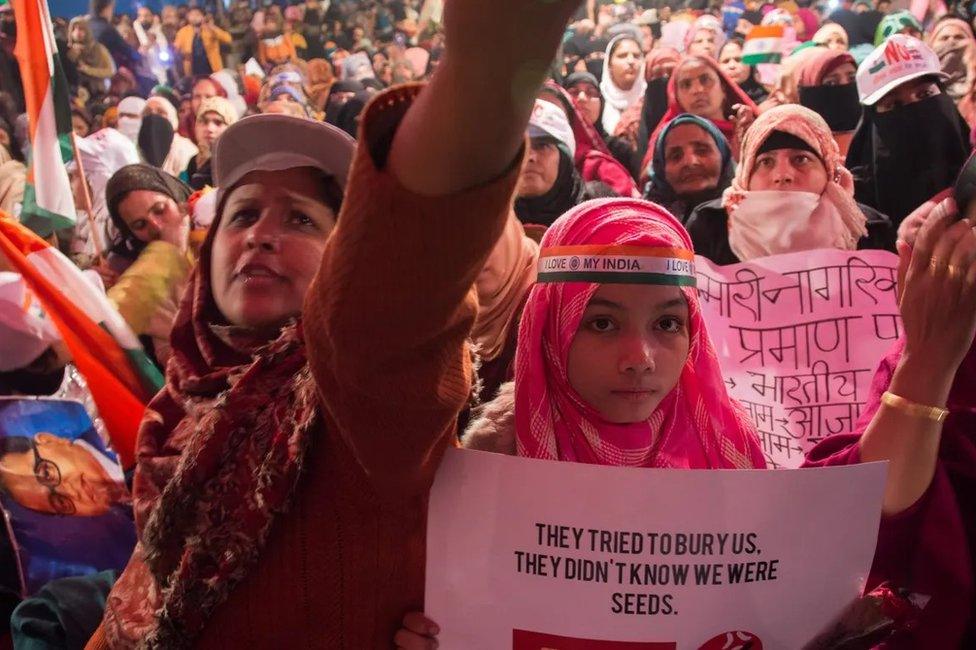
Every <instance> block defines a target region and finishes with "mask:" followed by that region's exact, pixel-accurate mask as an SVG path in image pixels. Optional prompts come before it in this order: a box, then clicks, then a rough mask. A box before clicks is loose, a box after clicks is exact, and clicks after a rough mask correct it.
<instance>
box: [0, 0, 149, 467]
mask: <svg viewBox="0 0 976 650" xmlns="http://www.w3.org/2000/svg"><path fill="white" fill-rule="evenodd" d="M15 1H16V0H15ZM0 254H2V255H3V256H6V258H7V259H8V260H9V262H10V263H11V265H12V266H13V267H14V268H15V269H16V270H17V271H18V272H19V273H20V274H21V275H22V276H24V280H25V282H26V283H27V285H28V286H29V287H30V289H31V291H33V292H34V295H36V296H37V298H38V300H40V301H41V304H42V305H43V306H44V311H45V312H46V313H47V316H48V317H49V318H50V319H51V321H52V322H53V323H54V324H55V325H56V326H57V328H58V331H59V332H60V334H61V338H62V340H63V341H64V342H65V344H66V345H67V347H68V350H69V351H70V352H71V356H72V358H73V360H74V364H75V366H76V367H77V368H78V371H79V372H81V374H82V375H84V377H85V380H86V381H87V382H88V388H89V390H91V393H92V398H93V399H94V401H95V405H96V406H98V412H99V414H100V415H101V416H102V420H103V421H104V422H105V428H106V429H107V430H108V432H109V436H110V437H111V439H112V446H113V447H114V448H115V450H116V452H118V454H119V459H120V460H121V461H122V464H123V466H124V467H131V466H132V465H133V464H134V463H135V446H136V434H137V432H138V431H139V424H140V423H141V421H142V415H143V412H144V411H145V409H146V404H147V403H148V401H149V399H150V398H151V397H152V396H153V395H154V394H155V393H156V392H157V391H159V389H161V388H162V386H163V377H162V375H161V374H160V372H159V370H158V369H157V368H156V366H155V365H153V363H152V361H150V360H149V357H148V356H147V355H146V352H145V350H143V348H142V345H141V344H140V343H139V339H138V338H136V336H135V334H133V332H132V330H131V329H129V326H128V325H127V324H126V322H125V321H124V320H123V319H122V316H120V315H119V312H118V311H116V310H115V308H114V307H113V306H112V304H111V303H110V302H109V300H108V297H107V296H106V295H105V294H104V292H102V291H101V290H100V289H99V288H98V287H96V286H95V285H94V284H92V283H91V282H90V281H89V280H87V279H86V278H85V276H84V275H83V274H82V272H81V271H80V270H79V269H78V267H77V266H75V265H74V264H72V263H71V260H69V259H68V258H67V257H65V256H64V255H62V254H61V252H60V251H58V249H57V248H54V247H53V246H51V245H50V244H48V243H47V242H46V241H44V240H43V239H41V238H40V237H38V236H37V235H36V234H34V233H33V232H31V231H30V230H28V229H27V228H25V227H24V226H23V225H22V224H20V223H18V222H17V221H16V220H14V219H13V218H12V217H11V216H10V215H8V214H6V213H3V212H0Z"/></svg>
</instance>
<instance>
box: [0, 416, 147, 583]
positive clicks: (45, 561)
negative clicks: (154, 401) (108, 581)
mask: <svg viewBox="0 0 976 650" xmlns="http://www.w3.org/2000/svg"><path fill="white" fill-rule="evenodd" d="M130 504H131V499H130V497H129V492H128V489H127V488H126V485H125V480H124V475H123V472H122V468H121V467H120V466H119V464H118V460H117V458H116V457H115V455H114V454H113V453H112V452H111V451H109V450H108V449H107V448H106V446H105V444H104V443H103V442H102V440H101V438H99V436H98V434H97V432H96V431H95V427H94V425H93V424H92V421H91V418H90V417H89V416H88V414H87V413H86V412H85V409H84V407H83V406H82V405H81V404H80V403H78V402H73V401H69V400H56V399H0V505H2V506H3V509H4V511H5V512H6V513H7V514H8V516H9V520H10V528H9V532H10V534H11V537H12V539H13V542H14V547H15V551H16V552H17V554H18V556H19V564H20V568H21V574H22V582H23V585H22V587H23V590H24V591H25V592H26V593H33V592H35V591H36V590H37V589H38V588H39V587H40V586H42V585H43V584H45V583H46V582H48V581H50V580H52V579H54V578H58V577H66V576H69V575H84V574H87V573H94V572H97V571H102V570H105V569H121V568H122V567H124V566H125V563H126V561H127V560H128V557H129V555H130V554H131V553H132V548H133V546H134V544H135V529H134V525H133V520H132V509H131V505H130Z"/></svg>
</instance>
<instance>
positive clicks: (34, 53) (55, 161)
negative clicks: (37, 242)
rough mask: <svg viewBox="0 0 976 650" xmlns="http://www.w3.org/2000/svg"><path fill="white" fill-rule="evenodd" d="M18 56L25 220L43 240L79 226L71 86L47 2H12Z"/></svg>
mask: <svg viewBox="0 0 976 650" xmlns="http://www.w3.org/2000/svg"><path fill="white" fill-rule="evenodd" d="M11 5H12V6H13V9H14V17H15V18H16V20H17V46H16V48H15V52H16V54H17V60H18V62H19V63H20V76H21V78H22V79H23V81H24V99H25V102H26V104H27V115H28V117H29V120H30V141H31V153H30V160H29V168H28V171H27V187H26V188H25V189H24V203H23V208H22V209H21V213H20V220H21V221H22V222H23V223H25V224H27V226H28V227H29V228H31V229H32V230H34V231H35V232H37V233H39V234H40V235H42V236H45V237H46V236H48V235H50V234H51V233H52V232H53V231H55V230H57V229H60V228H71V227H74V225H75V206H74V201H73V199H72V196H71V184H70V182H69V181H68V172H67V170H66V169H65V165H66V164H67V163H68V161H70V160H71V158H72V144H71V107H70V103H69V99H68V83H67V81H66V80H65V77H64V70H63V69H62V68H61V59H60V58H59V56H58V48H57V45H55V42H54V28H53V26H52V24H51V14H50V13H49V12H48V8H47V2H46V0H11Z"/></svg>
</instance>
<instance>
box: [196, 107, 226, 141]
mask: <svg viewBox="0 0 976 650" xmlns="http://www.w3.org/2000/svg"><path fill="white" fill-rule="evenodd" d="M193 128H194V131H195V135H196V137H197V144H198V145H200V146H201V147H204V148H206V149H207V150H212V149H213V145H214V143H215V142H216V141H217V138H219V137H220V136H221V134H223V132H224V131H226V130H227V122H225V121H224V118H223V117H221V116H220V115H219V114H217V113H213V112H210V113H204V114H203V115H201V116H200V119H199V120H197V123H196V124H195V125H194V127H193Z"/></svg>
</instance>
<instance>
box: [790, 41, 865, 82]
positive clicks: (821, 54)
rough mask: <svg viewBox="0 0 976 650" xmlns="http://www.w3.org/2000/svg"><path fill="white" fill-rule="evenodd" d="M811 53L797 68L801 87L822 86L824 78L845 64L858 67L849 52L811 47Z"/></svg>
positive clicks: (796, 71)
mask: <svg viewBox="0 0 976 650" xmlns="http://www.w3.org/2000/svg"><path fill="white" fill-rule="evenodd" d="M804 51H806V50H804ZM809 51H810V54H809V55H808V56H807V58H805V59H803V60H802V61H801V62H800V63H799V64H798V65H797V66H796V70H795V73H796V75H797V77H798V81H799V85H800V86H820V85H822V84H823V79H824V77H826V76H827V75H828V74H830V73H831V72H833V71H834V70H836V69H837V68H839V67H840V66H842V65H844V64H845V63H850V64H851V65H853V66H854V67H855V68H856V67H857V63H856V62H855V61H854V57H853V56H852V55H851V54H850V53H849V52H841V51H839V50H831V49H829V48H826V47H811V48H809Z"/></svg>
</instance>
